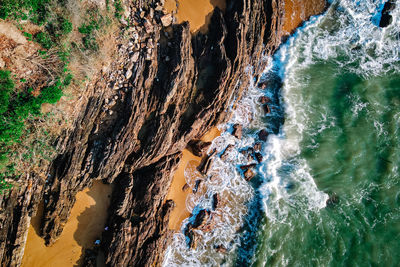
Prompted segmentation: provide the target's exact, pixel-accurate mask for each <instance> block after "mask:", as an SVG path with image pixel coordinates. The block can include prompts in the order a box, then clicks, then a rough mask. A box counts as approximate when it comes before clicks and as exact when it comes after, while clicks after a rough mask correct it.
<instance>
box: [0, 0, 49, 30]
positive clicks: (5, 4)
mask: <svg viewBox="0 0 400 267" xmlns="http://www.w3.org/2000/svg"><path fill="white" fill-rule="evenodd" d="M49 3H50V0H0V18H1V19H6V18H8V17H12V18H14V19H29V20H30V21H32V22H33V23H35V24H38V25H43V24H44V23H45V22H46V20H47V18H48V16H49V9H48V5H49Z"/></svg>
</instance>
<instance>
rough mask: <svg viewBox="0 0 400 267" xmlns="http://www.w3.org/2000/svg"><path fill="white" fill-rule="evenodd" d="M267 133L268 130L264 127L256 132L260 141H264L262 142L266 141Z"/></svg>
mask: <svg viewBox="0 0 400 267" xmlns="http://www.w3.org/2000/svg"><path fill="white" fill-rule="evenodd" d="M268 135H269V133H268V131H267V130H265V129H263V130H261V131H259V132H258V138H259V139H260V140H261V141H264V142H265V141H267V138H268Z"/></svg>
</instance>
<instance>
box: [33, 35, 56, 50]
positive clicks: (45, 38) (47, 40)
mask: <svg viewBox="0 0 400 267" xmlns="http://www.w3.org/2000/svg"><path fill="white" fill-rule="evenodd" d="M35 41H36V42H38V43H39V44H40V45H41V46H43V48H46V49H50V48H51V47H52V46H53V42H52V40H51V37H50V35H49V34H48V33H47V32H39V33H37V34H36V35H35Z"/></svg>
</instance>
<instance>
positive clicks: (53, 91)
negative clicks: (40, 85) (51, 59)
mask: <svg viewBox="0 0 400 267" xmlns="http://www.w3.org/2000/svg"><path fill="white" fill-rule="evenodd" d="M71 79H72V78H71ZM62 95H63V92H62V88H61V84H60V83H59V82H57V84H56V85H54V86H48V87H45V88H44V89H42V92H41V94H40V95H39V100H40V102H41V104H42V103H50V104H55V103H57V102H58V100H60V98H61V97H62Z"/></svg>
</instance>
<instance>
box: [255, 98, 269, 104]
mask: <svg viewBox="0 0 400 267" xmlns="http://www.w3.org/2000/svg"><path fill="white" fill-rule="evenodd" d="M258 102H260V104H266V103H270V102H271V98H269V97H267V96H260V97H259V98H258Z"/></svg>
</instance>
